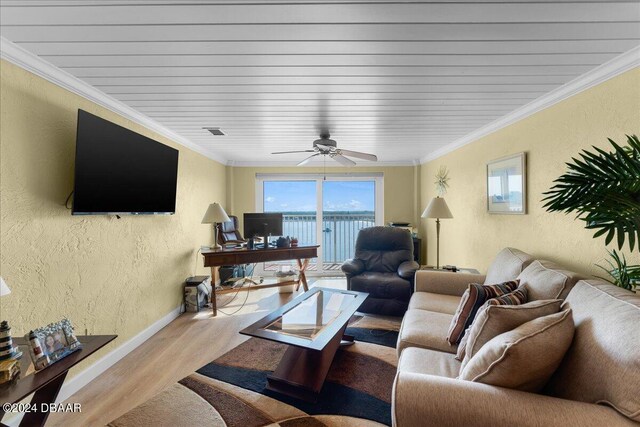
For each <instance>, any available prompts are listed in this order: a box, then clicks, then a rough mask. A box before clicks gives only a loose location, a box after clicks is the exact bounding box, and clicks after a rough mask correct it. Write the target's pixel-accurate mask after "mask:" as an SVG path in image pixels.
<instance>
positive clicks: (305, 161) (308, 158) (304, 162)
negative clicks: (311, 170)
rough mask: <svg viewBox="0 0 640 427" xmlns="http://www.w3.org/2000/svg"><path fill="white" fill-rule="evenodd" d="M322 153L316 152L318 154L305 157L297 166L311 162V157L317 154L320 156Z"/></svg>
mask: <svg viewBox="0 0 640 427" xmlns="http://www.w3.org/2000/svg"><path fill="white" fill-rule="evenodd" d="M319 155H320V153H316V154H312V155H310V156H309V157H307V158H306V159H304V160H303V161H301V162H300V163H298V164H297V165H296V166H304V165H306V164H307V163H309V162H310V161H311V159H313V158H314V157H315V156H319Z"/></svg>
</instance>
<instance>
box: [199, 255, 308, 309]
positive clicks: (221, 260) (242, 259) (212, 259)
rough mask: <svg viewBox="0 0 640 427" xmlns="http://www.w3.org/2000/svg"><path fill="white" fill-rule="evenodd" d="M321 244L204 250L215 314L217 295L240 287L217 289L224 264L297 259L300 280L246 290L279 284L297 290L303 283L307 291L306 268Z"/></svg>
mask: <svg viewBox="0 0 640 427" xmlns="http://www.w3.org/2000/svg"><path fill="white" fill-rule="evenodd" d="M319 247H320V246H319V245H315V246H297V247H294V248H269V249H247V248H240V249H238V248H231V249H222V250H213V249H209V250H203V251H202V256H203V257H204V266H205V267H211V284H212V286H211V288H212V293H211V306H212V307H213V315H214V316H216V315H217V314H218V307H217V303H216V295H221V294H227V293H230V292H238V289H237V288H236V289H223V290H216V283H215V282H216V277H217V276H218V274H217V273H218V268H220V267H222V266H223V265H240V264H253V263H257V262H269V261H286V260H296V261H297V262H298V268H299V269H300V272H299V274H298V280H295V281H294V280H292V281H287V282H281V283H271V284H265V285H256V286H251V287H248V288H246V289H244V290H247V291H254V290H257V289H266V288H275V287H278V286H288V285H296V290H298V288H299V287H300V285H301V284H302V288H303V289H304V290H305V292H306V291H308V290H309V287H308V286H307V277H306V275H305V270H306V269H307V266H308V265H309V260H310V259H311V258H316V257H317V256H318V248H319Z"/></svg>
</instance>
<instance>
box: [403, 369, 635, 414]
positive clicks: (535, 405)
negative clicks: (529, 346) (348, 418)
mask: <svg viewBox="0 0 640 427" xmlns="http://www.w3.org/2000/svg"><path fill="white" fill-rule="evenodd" d="M496 402H499V404H496ZM392 405H393V406H392V414H391V416H392V420H393V425H394V426H396V427H398V426H399V427H414V426H416V427H417V426H424V425H429V426H487V427H489V426H498V425H500V426H524V427H527V426H551V427H555V426H557V427H565V426H569V425H578V426H594V427H595V426H634V425H635V426H637V424H636V423H634V422H632V421H631V420H629V419H627V418H625V417H624V416H622V415H620V414H618V413H617V412H616V411H615V410H614V409H612V408H610V407H607V406H603V405H596V404H592V403H585V402H577V401H573V400H565V399H559V398H557V397H551V396H545V395H541V394H535V393H527V392H524V391H518V390H511V389H507V388H502V387H495V386H491V385H487V384H481V383H477V382H472V381H463V380H458V379H454V378H446V377H439V376H434V375H426V374H417V373H412V372H399V373H398V374H397V375H396V379H395V381H394V383H393V395H392Z"/></svg>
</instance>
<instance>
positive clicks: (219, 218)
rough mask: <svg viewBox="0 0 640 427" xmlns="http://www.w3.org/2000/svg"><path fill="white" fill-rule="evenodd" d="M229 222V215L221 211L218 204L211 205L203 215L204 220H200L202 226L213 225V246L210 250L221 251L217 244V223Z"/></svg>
mask: <svg viewBox="0 0 640 427" xmlns="http://www.w3.org/2000/svg"><path fill="white" fill-rule="evenodd" d="M228 221H231V219H229V215H227V213H226V212H225V211H224V209H222V206H220V203H218V202H216V203H211V204H210V205H209V207H208V208H207V212H205V214H204V218H202V223H203V224H213V235H214V239H215V240H214V242H215V243H214V244H213V246H211V249H213V250H216V251H219V250H220V249H222V246H220V243H218V226H217V224H218V223H221V222H228Z"/></svg>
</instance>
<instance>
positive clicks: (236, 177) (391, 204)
mask: <svg viewBox="0 0 640 427" xmlns="http://www.w3.org/2000/svg"><path fill="white" fill-rule="evenodd" d="M415 170H416V167H414V166H387V167H356V168H344V167H335V168H327V169H326V172H327V173H328V174H329V173H332V174H335V173H342V174H349V173H373V172H377V173H379V172H382V173H383V174H384V223H385V224H386V223H388V222H389V221H398V222H400V221H406V222H411V223H416V221H417V218H416V208H417V198H418V194H417V192H416V185H415V181H416V180H415V179H414V173H415ZM230 173H231V175H230V177H229V180H228V181H229V188H228V189H229V198H228V200H227V202H228V206H229V207H230V208H229V211H230V213H233V214H234V215H237V216H238V217H239V218H240V220H242V214H243V213H244V212H255V210H256V206H255V200H256V174H258V173H265V174H266V173H273V174H286V173H291V174H305V173H309V174H321V173H323V168H322V167H304V168H300V167H297V168H296V167H288V168H274V167H234V168H231V171H230Z"/></svg>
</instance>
